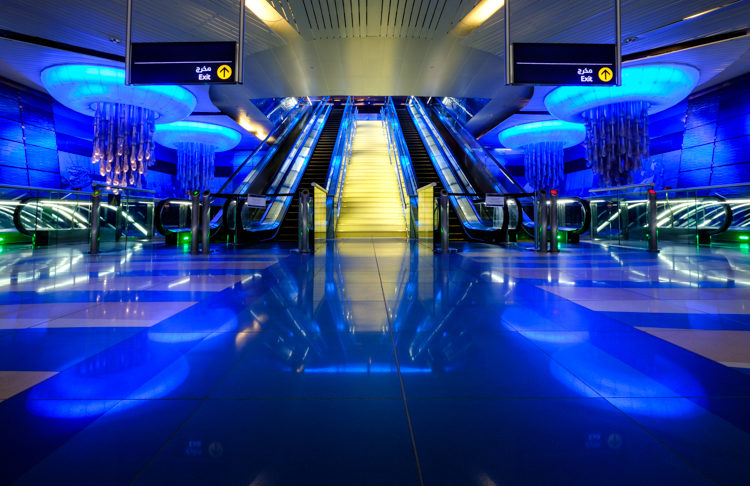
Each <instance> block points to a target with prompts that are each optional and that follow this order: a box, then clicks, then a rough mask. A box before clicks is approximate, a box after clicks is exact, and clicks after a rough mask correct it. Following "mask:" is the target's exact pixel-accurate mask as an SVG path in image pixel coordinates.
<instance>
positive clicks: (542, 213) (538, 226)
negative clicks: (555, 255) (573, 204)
mask: <svg viewBox="0 0 750 486" xmlns="http://www.w3.org/2000/svg"><path fill="white" fill-rule="evenodd" d="M536 199H537V201H536V202H537V211H536V214H535V216H536V219H535V220H534V226H535V228H534V230H535V231H534V236H536V241H535V243H536V247H537V251H540V252H542V253H544V252H546V251H547V191H546V190H541V191H537V192H536Z"/></svg>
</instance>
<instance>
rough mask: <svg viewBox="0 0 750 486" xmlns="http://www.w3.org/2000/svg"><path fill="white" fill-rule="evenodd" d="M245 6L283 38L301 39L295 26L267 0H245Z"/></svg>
mask: <svg viewBox="0 0 750 486" xmlns="http://www.w3.org/2000/svg"><path fill="white" fill-rule="evenodd" d="M245 6H246V7H247V8H249V9H250V11H251V12H252V13H253V14H254V15H255V16H256V17H258V18H259V19H260V20H262V21H263V23H264V24H266V25H267V26H268V27H269V28H270V29H271V30H273V31H274V32H276V33H277V34H279V35H280V36H281V37H282V38H283V39H285V40H287V41H299V40H301V39H302V38H301V37H300V35H299V34H298V33H297V31H296V30H295V29H294V27H292V26H291V25H290V24H289V22H287V21H286V19H284V17H282V16H281V14H279V12H277V11H276V9H275V8H273V5H271V4H270V3H268V2H267V1H266V0H245Z"/></svg>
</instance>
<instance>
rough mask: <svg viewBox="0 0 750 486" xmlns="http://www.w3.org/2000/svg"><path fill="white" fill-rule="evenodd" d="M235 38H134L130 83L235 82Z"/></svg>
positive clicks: (129, 64)
mask: <svg viewBox="0 0 750 486" xmlns="http://www.w3.org/2000/svg"><path fill="white" fill-rule="evenodd" d="M237 64H238V63H237V43H236V42H137V43H136V42H134V43H132V44H131V45H130V56H129V57H128V66H127V68H128V71H129V72H128V74H129V79H130V84H236V83H237V82H238V81H237V80H238V77H237V73H238V70H237Z"/></svg>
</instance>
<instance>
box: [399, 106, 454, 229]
mask: <svg viewBox="0 0 750 486" xmlns="http://www.w3.org/2000/svg"><path fill="white" fill-rule="evenodd" d="M396 114H397V116H398V122H399V124H400V125H401V131H402V133H403V135H404V140H405V141H406V146H407V148H408V149H409V156H410V157H411V164H412V168H413V170H414V176H415V177H416V179H417V185H418V187H423V186H426V185H427V184H431V183H435V196H438V195H439V194H440V191H441V190H442V189H443V183H442V182H441V181H440V177H438V174H437V171H436V170H435V166H434V165H433V163H432V160H431V159H430V156H429V154H428V153H427V149H426V148H425V146H424V143H423V142H422V138H421V137H420V136H419V132H418V131H417V127H416V126H415V125H414V121H413V120H412V118H411V116H410V115H409V112H408V111H407V109H406V108H397V109H396ZM449 214H450V216H449V219H448V228H449V234H450V239H451V240H454V241H456V240H465V239H466V234H465V233H464V230H463V225H462V224H461V222H460V221H459V220H458V216H457V215H456V211H455V209H454V208H453V206H451V208H450V213H449Z"/></svg>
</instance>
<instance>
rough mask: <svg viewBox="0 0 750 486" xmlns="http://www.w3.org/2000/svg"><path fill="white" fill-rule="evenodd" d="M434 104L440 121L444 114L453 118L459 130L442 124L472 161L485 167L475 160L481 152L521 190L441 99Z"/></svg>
mask: <svg viewBox="0 0 750 486" xmlns="http://www.w3.org/2000/svg"><path fill="white" fill-rule="evenodd" d="M434 106H435V108H436V111H437V114H438V117H440V118H441V121H443V120H442V119H443V118H444V117H445V116H448V117H450V118H451V119H452V120H453V123H455V125H456V126H457V127H459V129H460V130H459V129H456V128H455V127H453V126H450V125H448V124H446V123H443V126H444V127H445V128H446V129H448V131H449V132H453V133H451V134H452V135H454V137H453V138H454V139H456V141H457V142H459V145H462V148H463V150H464V153H465V154H466V155H467V156H468V157H469V158H470V159H471V160H472V162H474V163H477V164H479V163H482V164H483V165H484V166H485V167H487V164H485V163H484V162H481V161H479V160H477V155H476V152H480V153H482V154H483V155H484V156H485V157H486V159H487V160H489V161H492V162H493V163H494V168H496V169H497V170H498V171H500V172H501V173H502V174H503V176H504V177H505V178H506V179H507V180H508V182H509V183H510V184H511V185H513V186H515V187H516V188H517V189H520V190H521V191H519V192H523V188H522V187H521V185H520V184H519V183H518V182H517V181H516V180H515V179H514V178H513V176H512V175H511V174H510V173H509V172H508V170H507V169H506V168H505V167H504V166H503V165H502V164H501V163H500V162H499V161H498V160H497V159H496V158H495V156H494V155H492V152H490V151H489V150H487V149H486V148H485V147H484V146H483V145H482V144H480V143H479V142H478V141H476V139H475V138H474V137H472V136H470V135H469V134H468V130H466V127H464V125H463V123H461V121H460V120H458V118H456V116H455V115H454V114H453V112H451V111H450V110H449V109H448V108H447V107H446V106H445V105H444V104H443V103H442V101H441V100H435V101H434ZM461 131H464V132H466V133H460V132H461ZM459 137H460V138H459ZM472 142H474V143H472ZM469 145H470V147H469V150H467V146H469ZM487 169H488V170H490V173H491V174H492V175H493V176H495V178H496V179H497V175H496V174H494V173H492V170H491V169H490V168H489V167H487ZM495 185H496V186H497V181H495ZM505 190H506V189H503V188H502V187H496V191H497V192H499V193H502V192H504V191H505Z"/></svg>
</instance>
